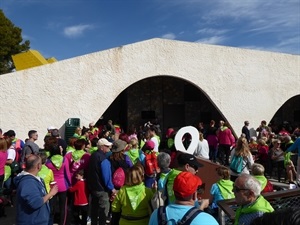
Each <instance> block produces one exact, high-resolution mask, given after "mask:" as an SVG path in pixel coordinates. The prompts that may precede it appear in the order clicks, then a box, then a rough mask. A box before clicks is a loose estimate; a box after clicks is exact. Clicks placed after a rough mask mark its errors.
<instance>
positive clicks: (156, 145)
mask: <svg viewBox="0 0 300 225" xmlns="http://www.w3.org/2000/svg"><path fill="white" fill-rule="evenodd" d="M150 140H151V141H153V142H154V149H153V151H154V152H158V145H159V143H158V139H157V137H155V136H154V137H152V138H151V139H150Z"/></svg>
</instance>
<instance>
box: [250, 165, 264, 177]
mask: <svg viewBox="0 0 300 225" xmlns="http://www.w3.org/2000/svg"><path fill="white" fill-rule="evenodd" d="M251 172H252V175H255V176H256V175H264V173H265V168H264V166H263V165H261V164H259V163H253V165H252V167H251Z"/></svg>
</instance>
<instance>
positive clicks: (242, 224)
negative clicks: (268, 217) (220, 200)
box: [233, 174, 274, 225]
mask: <svg viewBox="0 0 300 225" xmlns="http://www.w3.org/2000/svg"><path fill="white" fill-rule="evenodd" d="M233 192H234V196H235V200H236V202H237V204H238V205H239V208H238V209H237V210H236V214H235V222H234V225H250V224H251V221H252V220H253V219H255V218H256V217H259V216H262V215H263V214H264V213H266V212H273V211H274V209H273V208H272V206H271V205H270V203H269V202H268V201H267V200H266V199H264V197H263V196H262V195H260V192H261V184H260V183H259V181H258V180H256V179H255V178H254V177H253V176H251V175H249V174H241V175H240V176H239V177H238V178H237V179H236V180H235V182H234V186H233Z"/></svg>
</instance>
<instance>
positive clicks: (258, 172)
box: [251, 163, 274, 193]
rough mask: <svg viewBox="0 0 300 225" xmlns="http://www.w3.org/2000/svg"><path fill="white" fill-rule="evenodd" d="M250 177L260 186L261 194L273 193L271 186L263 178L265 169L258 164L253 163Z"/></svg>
mask: <svg viewBox="0 0 300 225" xmlns="http://www.w3.org/2000/svg"><path fill="white" fill-rule="evenodd" d="M251 175H252V176H253V177H255V178H256V179H257V180H258V181H259V183H260V184H261V190H262V191H261V193H266V192H273V190H274V188H273V184H272V183H271V182H270V181H269V180H268V179H267V178H266V177H265V168H264V167H263V165H261V164H259V163H254V164H253V165H252V167H251Z"/></svg>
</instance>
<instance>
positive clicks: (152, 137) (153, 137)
mask: <svg viewBox="0 0 300 225" xmlns="http://www.w3.org/2000/svg"><path fill="white" fill-rule="evenodd" d="M149 131H150V140H151V141H153V142H154V149H153V151H155V152H158V148H159V144H160V138H159V136H158V135H157V128H156V126H151V127H150V128H149Z"/></svg>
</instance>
